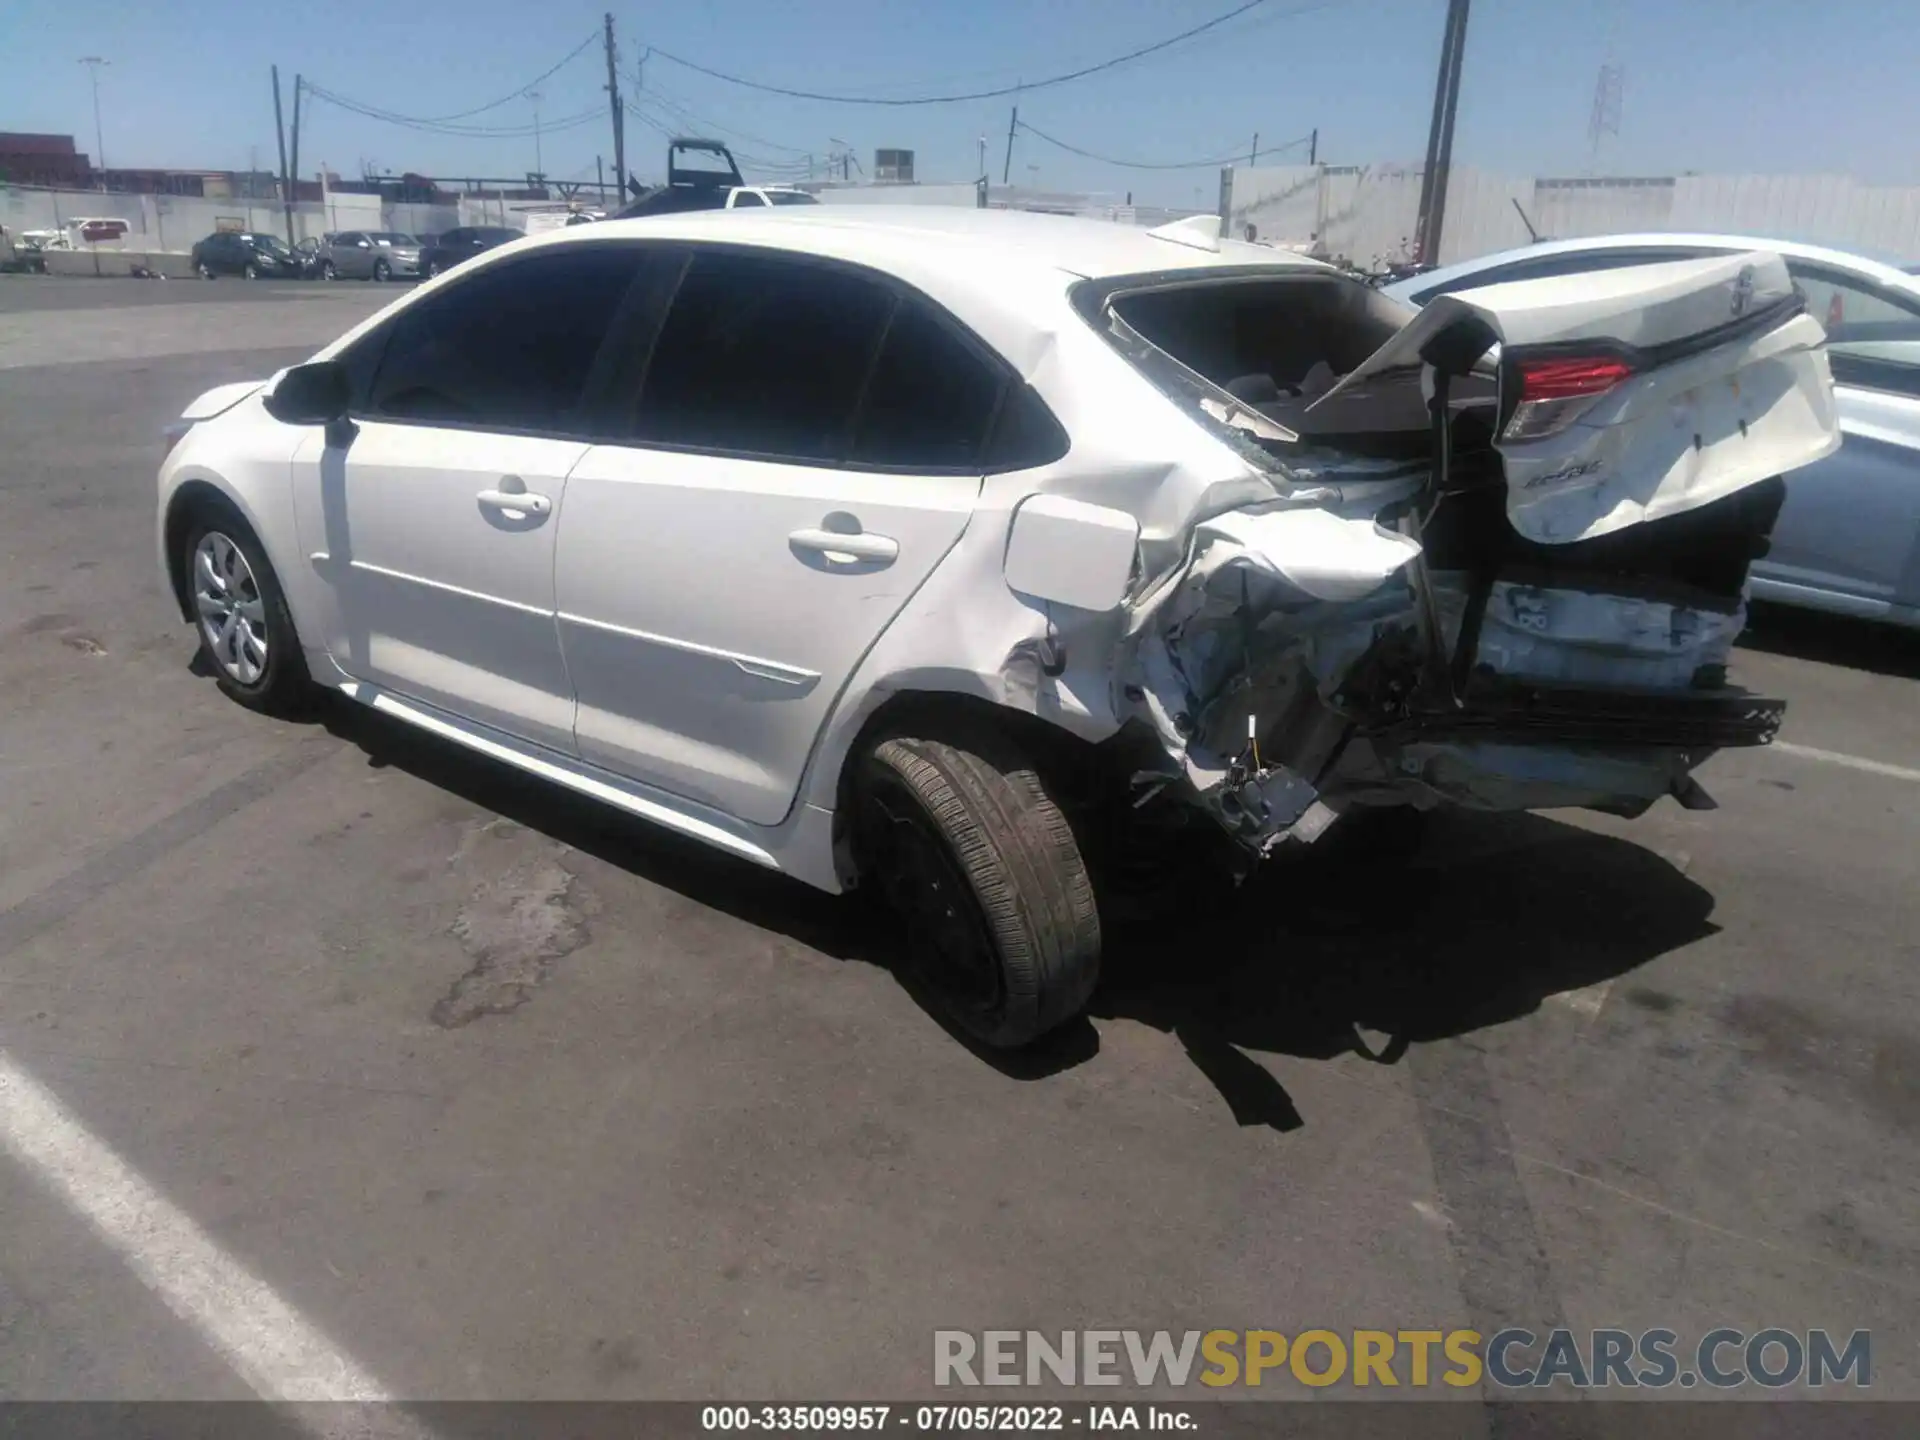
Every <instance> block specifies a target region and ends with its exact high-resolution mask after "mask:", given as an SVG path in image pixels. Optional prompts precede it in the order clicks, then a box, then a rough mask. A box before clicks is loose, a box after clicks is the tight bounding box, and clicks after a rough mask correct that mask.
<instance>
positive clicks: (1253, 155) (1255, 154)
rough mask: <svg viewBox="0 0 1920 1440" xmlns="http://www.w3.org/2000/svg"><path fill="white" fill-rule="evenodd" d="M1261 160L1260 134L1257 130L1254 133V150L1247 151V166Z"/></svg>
mask: <svg viewBox="0 0 1920 1440" xmlns="http://www.w3.org/2000/svg"><path fill="white" fill-rule="evenodd" d="M1259 158H1260V132H1259V131H1258V130H1256V131H1254V132H1253V148H1252V149H1251V150H1249V151H1247V164H1248V165H1252V164H1253V162H1254V161H1256V160H1258V159H1259Z"/></svg>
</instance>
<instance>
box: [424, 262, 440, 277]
mask: <svg viewBox="0 0 1920 1440" xmlns="http://www.w3.org/2000/svg"><path fill="white" fill-rule="evenodd" d="M439 273H440V262H439V261H438V260H429V261H428V262H427V278H428V279H429V280H431V279H432V278H433V277H434V276H436V275H438V274H439Z"/></svg>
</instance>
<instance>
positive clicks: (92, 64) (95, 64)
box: [80, 55, 112, 190]
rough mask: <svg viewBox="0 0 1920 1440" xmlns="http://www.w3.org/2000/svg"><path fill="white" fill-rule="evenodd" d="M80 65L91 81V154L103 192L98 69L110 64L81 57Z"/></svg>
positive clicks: (104, 167)
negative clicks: (97, 164) (96, 162)
mask: <svg viewBox="0 0 1920 1440" xmlns="http://www.w3.org/2000/svg"><path fill="white" fill-rule="evenodd" d="M80 63H81V64H82V65H84V66H86V67H87V72H88V74H89V75H90V76H91V77H92V79H93V153H94V156H95V157H96V159H97V160H98V162H99V169H100V188H101V189H102V190H104V189H106V188H107V175H106V170H107V142H106V141H105V140H103V139H102V138H101V134H100V67H101V66H102V65H107V64H111V63H112V62H111V61H108V60H102V59H101V58H100V57H99V56H98V55H83V56H81V57H80Z"/></svg>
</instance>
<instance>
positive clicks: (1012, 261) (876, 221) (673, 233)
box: [534, 203, 1332, 279]
mask: <svg viewBox="0 0 1920 1440" xmlns="http://www.w3.org/2000/svg"><path fill="white" fill-rule="evenodd" d="M609 237H632V238H635V239H639V238H649V239H676V240H726V241H732V242H734V243H736V244H744V245H758V246H765V247H767V248H769V249H777V250H785V251H788V252H791V253H798V254H806V255H818V256H821V257H824V258H830V259H837V260H846V261H850V262H853V263H855V264H862V265H868V266H871V267H873V268H874V269H877V270H882V271H893V270H895V269H896V268H897V266H898V265H900V264H903V263H909V262H911V263H912V264H913V265H914V266H916V267H917V266H920V265H924V264H925V262H926V258H927V252H928V250H929V249H930V248H932V247H936V246H937V247H943V248H946V249H949V250H950V251H951V252H952V253H953V254H954V255H955V256H956V257H960V256H965V257H967V258H968V259H970V260H984V261H989V262H992V263H994V264H996V265H1009V266H1016V265H1017V266H1025V267H1044V268H1047V269H1052V270H1058V271H1065V272H1067V273H1068V274H1071V275H1077V276H1083V277H1086V278H1089V279H1102V278H1105V277H1108V276H1114V275H1139V274H1152V273H1157V272H1161V271H1169V270H1204V269H1208V268H1218V267H1221V266H1247V265H1271V266H1272V267H1274V268H1275V269H1314V270H1331V268H1332V267H1330V266H1328V265H1325V264H1323V263H1322V262H1320V261H1317V260H1310V259H1308V258H1307V257H1306V256H1304V255H1298V254H1294V253H1291V252H1288V251H1283V250H1274V249H1270V248H1268V247H1267V246H1264V245H1250V244H1247V243H1245V242H1243V241H1237V240H1222V241H1220V242H1219V248H1218V249H1203V248H1201V247H1199V246H1197V245H1191V244H1182V243H1181V242H1179V241H1177V240H1170V239H1166V238H1164V237H1161V236H1156V235H1155V234H1154V233H1153V232H1152V231H1149V230H1146V229H1143V228H1141V227H1139V226H1136V225H1126V224H1121V223H1118V222H1115V221H1109V220H1088V219H1082V218H1080V217H1077V216H1067V215H1043V214H1036V213H1032V212H1029V211H1023V210H977V209H973V208H970V207H962V206H948V205H852V204H843V205H836V204H831V203H829V204H823V205H794V206H785V207H782V208H779V209H773V208H767V209H752V210H696V211H690V212H686V213H682V214H676V215H643V216H638V217H636V218H634V219H631V220H603V221H601V222H600V223H598V224H596V225H581V226H575V227H573V228H571V229H561V230H554V231H551V232H549V233H548V234H546V235H541V236H538V237H535V241H534V243H536V244H540V245H553V244H561V245H578V244H584V243H587V242H590V241H592V240H596V239H607V238H609Z"/></svg>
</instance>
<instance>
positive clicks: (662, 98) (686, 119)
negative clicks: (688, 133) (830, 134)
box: [635, 77, 808, 155]
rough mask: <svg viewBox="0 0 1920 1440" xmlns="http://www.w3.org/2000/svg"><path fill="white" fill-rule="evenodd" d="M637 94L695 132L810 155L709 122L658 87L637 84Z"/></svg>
mask: <svg viewBox="0 0 1920 1440" xmlns="http://www.w3.org/2000/svg"><path fill="white" fill-rule="evenodd" d="M636 78H637V77H636ZM635 93H636V95H639V96H643V97H644V98H646V99H649V100H652V101H653V102H654V103H655V104H657V105H659V106H660V107H661V108H662V109H663V110H665V111H667V113H668V114H669V115H671V116H676V117H678V118H679V120H680V121H681V122H682V123H683V124H685V125H689V126H691V127H692V128H693V129H695V130H704V131H717V132H718V133H720V134H722V135H732V136H734V137H736V138H738V139H741V140H744V141H746V142H747V144H749V145H758V146H760V147H761V148H763V149H767V150H784V151H786V152H787V153H788V154H790V155H805V154H807V153H808V152H807V150H805V149H804V148H803V147H801V146H798V145H783V144H781V143H780V142H779V141H778V140H768V139H766V138H764V137H762V136H759V135H754V134H751V133H749V132H748V131H745V130H742V129H740V128H738V127H737V126H733V125H725V124H722V123H721V122H720V121H718V120H709V119H707V118H706V117H705V116H702V115H696V114H694V113H693V111H691V110H689V109H688V108H687V106H686V102H684V101H682V100H680V99H678V98H676V97H675V96H672V95H669V94H668V93H667V92H665V91H664V90H662V89H661V88H660V87H659V86H658V85H654V86H650V87H648V88H647V89H645V90H641V89H640V88H639V86H638V85H637V84H636V86H635Z"/></svg>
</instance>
